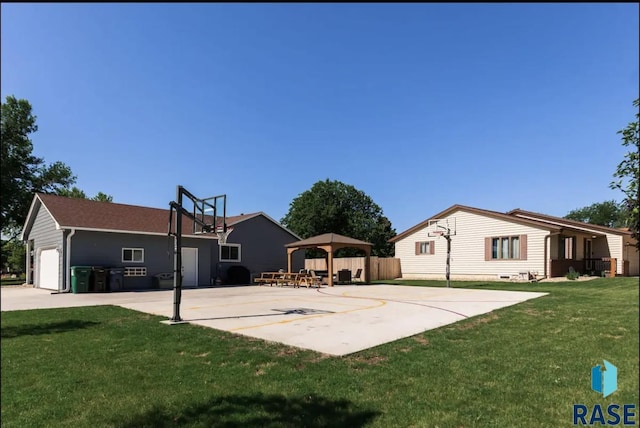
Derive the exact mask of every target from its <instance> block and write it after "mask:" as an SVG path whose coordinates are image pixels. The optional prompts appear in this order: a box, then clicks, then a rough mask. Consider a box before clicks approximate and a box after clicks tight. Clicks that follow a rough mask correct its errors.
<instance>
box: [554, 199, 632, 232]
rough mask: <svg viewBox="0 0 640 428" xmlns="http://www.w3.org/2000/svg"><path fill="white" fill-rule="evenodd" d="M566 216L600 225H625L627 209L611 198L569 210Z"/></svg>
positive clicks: (570, 218)
mask: <svg viewBox="0 0 640 428" xmlns="http://www.w3.org/2000/svg"><path fill="white" fill-rule="evenodd" d="M564 218H567V219H569V220H575V221H582V222H585V223H591V224H599V225H600V226H607V227H624V226H625V220H626V211H625V210H624V209H623V207H622V206H620V205H619V204H618V203H617V202H616V201H613V200H611V201H604V202H596V203H595V204H591V205H589V206H588V207H582V208H578V209H575V210H572V211H569V214H567V215H566V216H564Z"/></svg>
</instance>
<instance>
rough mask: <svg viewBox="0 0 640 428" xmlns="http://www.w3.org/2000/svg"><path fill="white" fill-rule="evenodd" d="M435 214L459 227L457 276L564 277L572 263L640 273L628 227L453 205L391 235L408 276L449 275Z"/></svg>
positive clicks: (454, 248)
mask: <svg viewBox="0 0 640 428" xmlns="http://www.w3.org/2000/svg"><path fill="white" fill-rule="evenodd" d="M436 219H437V220H438V221H439V224H441V225H443V224H447V223H448V224H449V225H450V227H451V228H452V232H453V231H454V230H455V235H454V236H452V238H451V278H452V279H500V278H502V279H511V278H528V277H530V276H535V277H538V278H540V277H554V276H564V275H565V274H566V273H567V272H568V271H569V268H570V267H573V268H574V269H575V270H576V271H578V272H580V273H588V274H595V275H601V274H605V275H638V252H637V249H636V247H635V246H634V242H635V241H634V240H633V239H632V238H631V233H630V232H629V231H627V230H620V229H612V228H608V227H603V226H594V225H589V224H586V223H581V222H574V221H571V220H565V219H561V218H557V217H551V216H547V215H543V214H537V213H532V212H528V211H523V210H519V209H517V210H513V211H510V212H508V213H500V212H496V211H489V210H483V209H478V208H473V207H466V206H462V205H454V206H452V207H450V208H448V209H446V210H444V211H442V212H440V213H438V214H436V215H435V216H433V217H431V218H429V219H427V220H425V221H423V222H421V223H419V224H417V225H415V226H414V227H412V228H410V229H408V230H406V231H404V232H402V233H400V234H398V235H397V236H395V237H394V238H392V239H391V242H394V243H395V251H396V252H395V254H396V257H397V258H399V259H400V262H401V268H402V276H403V278H406V279H411V278H415V279H417V278H425V279H441V278H444V276H445V271H446V257H447V241H446V239H445V238H444V237H437V236H433V233H432V232H433V231H434V230H436V229H437V227H436V226H434V225H433V222H434V220H436ZM440 230H442V228H440ZM612 271H613V272H612Z"/></svg>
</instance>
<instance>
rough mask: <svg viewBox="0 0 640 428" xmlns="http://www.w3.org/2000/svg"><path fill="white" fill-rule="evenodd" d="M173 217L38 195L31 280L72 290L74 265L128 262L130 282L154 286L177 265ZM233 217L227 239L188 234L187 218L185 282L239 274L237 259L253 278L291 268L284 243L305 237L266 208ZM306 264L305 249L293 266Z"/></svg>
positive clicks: (30, 237)
mask: <svg viewBox="0 0 640 428" xmlns="http://www.w3.org/2000/svg"><path fill="white" fill-rule="evenodd" d="M168 221H169V210H168V209H166V210H164V209H158V208H149V207H141V206H134V205H125V204H116V203H110V202H98V201H91V200H86V199H78V198H67V197H63V196H55V195H46V194H36V195H34V198H33V201H32V204H31V207H30V209H29V213H28V215H27V218H26V220H25V224H24V227H23V232H22V240H23V241H24V242H25V244H26V245H27V282H28V283H31V284H33V285H34V286H35V287H39V288H46V289H50V290H54V291H69V289H70V283H71V279H70V275H71V267H72V266H103V267H122V268H124V275H125V278H124V289H129V290H140V289H149V288H152V287H153V281H152V278H153V277H154V275H156V274H159V273H165V272H166V273H170V272H173V261H174V258H173V248H174V238H173V236H168V234H167V231H168V230H167V229H168ZM226 223H227V226H229V227H232V228H233V232H232V233H231V234H230V235H229V237H228V239H227V243H226V244H225V245H219V244H218V239H217V236H216V235H215V234H188V233H189V232H190V231H192V230H193V223H192V222H191V220H189V219H188V218H187V217H183V231H184V234H183V240H182V246H183V251H182V260H183V263H182V264H183V266H182V272H183V285H184V286H186V287H189V286H191V287H197V286H206V285H211V284H214V283H215V281H216V279H220V280H221V281H222V283H223V284H225V283H229V282H230V281H231V280H232V279H236V281H237V278H238V277H237V276H235V275H234V278H231V275H230V272H229V268H231V267H232V266H242V267H244V268H246V269H245V270H244V271H245V272H246V274H247V278H245V279H243V280H242V283H247V284H250V283H251V281H252V278H253V276H254V275H256V274H258V273H259V272H262V271H267V270H278V269H281V268H285V269H286V267H287V252H286V249H285V247H284V245H285V244H288V243H291V242H295V241H297V240H299V239H300V238H299V237H298V236H297V235H296V234H294V233H293V232H291V231H290V230H288V229H287V228H285V227H283V226H282V225H281V224H279V223H278V222H277V221H275V220H273V219H272V218H271V217H269V216H268V215H267V214H265V213H263V212H257V213H252V214H242V215H238V216H230V217H227V221H226ZM303 267H304V254H299V255H297V257H295V258H294V266H293V268H294V269H296V270H297V269H300V268H303Z"/></svg>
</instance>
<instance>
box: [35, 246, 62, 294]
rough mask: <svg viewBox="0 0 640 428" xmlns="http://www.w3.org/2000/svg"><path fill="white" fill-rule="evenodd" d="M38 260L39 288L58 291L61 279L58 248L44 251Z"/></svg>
mask: <svg viewBox="0 0 640 428" xmlns="http://www.w3.org/2000/svg"><path fill="white" fill-rule="evenodd" d="M38 259H39V260H38V283H37V286H38V287H40V288H46V289H48V290H58V283H59V278H60V252H59V251H58V249H57V248H53V249H49V250H42V251H41V252H40V256H39V257H38Z"/></svg>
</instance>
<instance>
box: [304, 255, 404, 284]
mask: <svg viewBox="0 0 640 428" xmlns="http://www.w3.org/2000/svg"><path fill="white" fill-rule="evenodd" d="M364 260H365V258H364V257H341V258H335V259H333V273H337V272H338V271H339V270H341V269H349V270H350V271H351V274H352V275H355V274H356V271H357V270H358V269H364ZM370 267H371V272H370V274H371V276H370V278H371V280H372V281H375V280H378V279H396V278H400V277H401V276H402V271H401V270H400V259H396V258H393V257H382V258H381V257H375V256H371V266H370ZM304 268H305V269H313V270H327V261H326V260H325V259H324V258H322V259H306V260H305V261H304ZM361 279H362V280H364V273H363V274H362V276H361Z"/></svg>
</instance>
